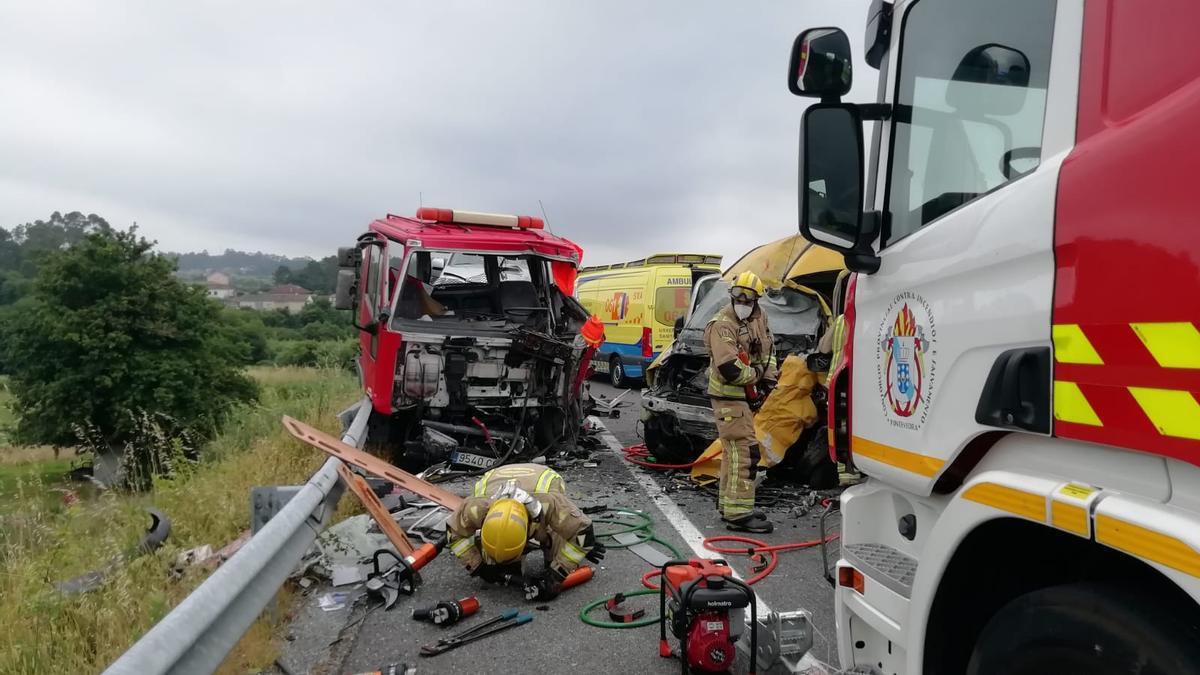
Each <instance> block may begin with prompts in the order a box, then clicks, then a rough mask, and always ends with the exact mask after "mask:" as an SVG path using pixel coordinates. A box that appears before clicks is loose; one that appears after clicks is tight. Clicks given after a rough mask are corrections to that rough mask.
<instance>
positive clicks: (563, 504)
mask: <svg viewBox="0 0 1200 675" xmlns="http://www.w3.org/2000/svg"><path fill="white" fill-rule="evenodd" d="M446 531H447V535H448V542H447V543H448V544H449V547H450V551H451V552H452V553H454V555H455V556H456V557H457V558H458V559H459V561H460V562H462V564H463V566H465V567H466V568H467V570H468V571H469V572H470V573H471V575H472V576H478V577H480V578H481V579H483V580H484V581H488V582H491V583H505V582H506V581H507V580H508V579H509V578H512V577H516V576H517V575H520V574H522V572H521V560H522V557H523V556H524V554H525V551H526V548H527V546H528V545H529V544H530V543H531V542H532V543H536V544H537V547H538V548H540V549H541V550H542V554H543V555H544V556H545V563H546V564H545V565H544V566H542V568H541V570H540V571H538V572H536V573H532V575H530V574H529V573H527V574H525V575H523V576H524V577H525V578H524V584H525V597H526V598H528V599H530V600H533V599H537V600H548V599H551V598H553V597H555V596H556V595H558V591H559V589H560V587H561V585H562V582H563V580H564V579H566V578H567V575H568V574H570V573H571V572H573V571H574V570H575V568H577V567H579V565H580V564H582V563H583V561H584V559H585V558H586V559H588V560H591V561H593V562H599V561H600V560H601V559H602V558H603V557H604V547H603V546H602V545H600V544H599V543H597V542H596V537H595V532H594V531H593V529H592V521H591V519H590V518H588V517H587V516H586V515H584V514H583V512H582V511H580V510H579V507H577V506H575V504H574V503H573V502H571V500H570V499H568V498H567V495H566V488H565V486H564V484H563V479H562V476H560V475H558V472H557V471H555V470H554V469H549V468H547V467H545V466H542V465H540V464H510V465H508V466H502V467H499V468H496V469H492V470H491V471H488V472H487V473H485V474H483V476H482V477H481V478H480V479H479V481H478V482H476V483H475V491H474V493H473V494H472V496H470V497H468V498H466V499H465V500H463V503H462V505H461V506H459V508H458V509H457V510H455V511H454V513H452V514H450V518H449V519H448V520H447V521H446Z"/></svg>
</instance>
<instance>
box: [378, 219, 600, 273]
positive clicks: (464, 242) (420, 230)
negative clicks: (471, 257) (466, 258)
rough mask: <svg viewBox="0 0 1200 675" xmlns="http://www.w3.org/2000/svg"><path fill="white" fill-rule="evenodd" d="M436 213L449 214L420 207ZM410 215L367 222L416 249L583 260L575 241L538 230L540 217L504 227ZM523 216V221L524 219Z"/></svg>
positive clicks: (384, 233)
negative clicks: (525, 254)
mask: <svg viewBox="0 0 1200 675" xmlns="http://www.w3.org/2000/svg"><path fill="white" fill-rule="evenodd" d="M427 211H429V212H437V213H439V214H443V213H451V212H450V211H449V210H447V209H422V210H421V211H419V212H418V214H419V215H425V212H427ZM442 218H444V216H439V219H438V220H426V219H422V218H410V217H407V216H397V215H393V214H390V213H389V214H388V215H387V217H386V218H383V219H379V220H375V221H374V222H372V223H371V230H372V231H374V232H378V233H379V234H382V235H384V236H386V237H388V238H389V239H394V240H396V241H399V242H402V243H405V244H406V245H410V242H414V241H415V242H419V243H416V244H411V245H413V246H416V247H417V248H422V249H427V250H429V249H432V250H449V251H459V250H468V251H495V252H499V253H527V254H534V255H540V256H545V257H547V258H555V259H559V260H565V261H568V262H571V263H573V264H574V265H576V266H578V265H579V263H580V261H581V260H582V259H583V249H582V248H580V246H579V245H578V244H576V243H575V242H573V241H571V240H569V239H565V238H563V237H559V236H555V235H553V234H550V233H548V232H546V231H545V230H542V229H540V227H539V225H540V223H541V220H540V219H535V218H529V217H528V216H521V217H520V218H522V219H523V220H522V222H523V223H525V222H528V221H536V223H537V225H533V226H528V225H527V226H518V227H514V226H507V225H492V224H475V223H462V222H448V221H447V220H444V219H442ZM526 219H527V220H526Z"/></svg>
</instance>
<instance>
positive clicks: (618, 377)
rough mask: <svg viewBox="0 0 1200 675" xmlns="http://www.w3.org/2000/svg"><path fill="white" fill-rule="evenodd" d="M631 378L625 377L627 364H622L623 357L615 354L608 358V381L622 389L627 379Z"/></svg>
mask: <svg viewBox="0 0 1200 675" xmlns="http://www.w3.org/2000/svg"><path fill="white" fill-rule="evenodd" d="M628 379H629V378H627V377H625V366H623V365H621V357H619V356H614V357H612V358H611V359H609V360H608V382H609V384H611V385H612V386H614V387H616V388H618V389H622V388H624V387H625V384H626V381H628Z"/></svg>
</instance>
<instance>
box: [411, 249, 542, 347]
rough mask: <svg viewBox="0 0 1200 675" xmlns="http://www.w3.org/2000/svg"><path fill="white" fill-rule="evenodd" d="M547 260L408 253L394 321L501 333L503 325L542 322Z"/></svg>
mask: <svg viewBox="0 0 1200 675" xmlns="http://www.w3.org/2000/svg"><path fill="white" fill-rule="evenodd" d="M545 265H546V261H545V260H544V259H543V258H539V257H537V256H521V255H489V254H483V253H463V252H458V251H413V252H412V253H411V254H410V255H409V256H408V259H407V265H406V266H405V267H404V271H403V273H401V272H400V270H399V269H397V268H395V267H393V268H392V270H391V273H392V274H393V275H396V276H398V277H400V278H399V279H398V283H399V287H400V290H399V293H398V294H397V297H396V304H395V308H396V309H395V313H394V314H393V316H394V317H395V318H396V319H397V320H409V321H412V320H416V321H437V322H443V321H456V322H484V323H486V324H488V327H496V328H502V327H504V325H505V324H506V323H508V322H510V321H511V322H516V323H521V324H527V323H530V322H531V321H532V322H534V323H543V322H545V320H546V318H547V316H548V314H549V311H550V309H549V306H548V303H547V301H546V298H547V297H548V295H547V294H546V292H545V289H544V288H543V289H541V290H539V285H544V282H545V279H546V278H547V275H546V270H545Z"/></svg>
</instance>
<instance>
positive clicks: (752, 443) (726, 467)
mask: <svg viewBox="0 0 1200 675" xmlns="http://www.w3.org/2000/svg"><path fill="white" fill-rule="evenodd" d="M712 408H713V415H714V416H715V417H716V422H717V434H718V435H719V436H720V438H721V482H720V483H719V485H718V490H719V497H718V507H719V508H720V510H721V515H723V516H725V517H726V518H740V517H742V516H745V515H746V514H747V513H750V511H752V510H753V509H754V477H755V474H756V473H757V472H758V458H759V448H758V438H757V437H755V435H754V416H753V414H752V413H751V412H750V406H748V405H746V402H745V401H733V400H729V399H720V398H714V399H712Z"/></svg>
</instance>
